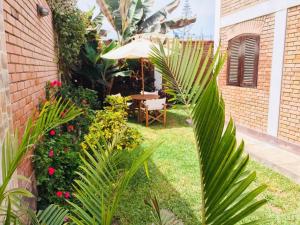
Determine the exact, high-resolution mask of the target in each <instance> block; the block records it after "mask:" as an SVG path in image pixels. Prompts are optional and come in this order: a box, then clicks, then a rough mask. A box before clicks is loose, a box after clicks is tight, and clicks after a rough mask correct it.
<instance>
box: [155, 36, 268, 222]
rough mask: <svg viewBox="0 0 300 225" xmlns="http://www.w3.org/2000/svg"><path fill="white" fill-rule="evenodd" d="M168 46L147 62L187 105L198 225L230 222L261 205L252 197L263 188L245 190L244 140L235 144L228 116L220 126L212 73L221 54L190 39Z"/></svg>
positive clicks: (220, 104) (249, 178)
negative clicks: (197, 182) (196, 172)
mask: <svg viewBox="0 0 300 225" xmlns="http://www.w3.org/2000/svg"><path fill="white" fill-rule="evenodd" d="M170 46H171V47H169V51H170V52H171V55H170V56H168V55H167V53H166V52H165V50H164V48H163V46H162V45H160V49H158V48H154V49H153V54H152V57H151V60H152V62H153V63H154V64H155V66H156V67H157V68H158V69H159V71H160V72H161V74H162V76H163V79H164V81H165V85H166V86H167V88H168V89H170V90H173V91H175V92H177V93H178V94H179V97H180V100H181V101H182V102H183V103H184V104H186V105H187V106H189V112H190V114H191V116H192V121H193V127H194V133H195V138H196V143H197V150H198V156H199V164H200V174H201V197H202V205H201V218H202V225H208V224H209V225H233V224H236V223H238V222H240V221H242V220H243V219H244V218H245V217H247V216H248V215H249V214H251V213H252V212H254V211H255V210H256V209H258V208H259V207H261V206H262V205H263V204H265V203H266V200H264V199H262V200H256V197H257V196H258V195H259V194H260V193H261V192H263V191H264V190H265V189H266V186H265V185H262V186H259V187H257V188H254V189H252V190H249V186H250V185H251V184H253V182H254V180H255V178H256V174H255V172H252V171H247V164H248V162H249V156H248V155H245V154H244V143H243V142H242V143H241V144H240V145H239V146H237V141H236V133H235V126H234V123H233V121H232V120H230V122H229V123H228V125H227V127H226V129H225V130H224V126H225V109H224V108H225V105H224V101H223V99H222V97H221V96H220V94H219V92H218V86H217V76H218V74H219V73H220V71H221V69H222V66H223V64H224V62H225V59H226V56H223V55H221V54H220V48H218V49H217V51H216V54H215V55H214V56H213V55H212V48H210V49H209V50H208V52H205V51H204V47H203V44H201V45H200V46H199V45H197V44H196V45H193V43H192V42H191V41H188V42H187V43H185V44H180V43H179V42H178V41H175V42H174V43H173V44H171V45H170ZM201 59H202V60H201Z"/></svg>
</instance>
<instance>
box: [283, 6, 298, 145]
mask: <svg viewBox="0 0 300 225" xmlns="http://www.w3.org/2000/svg"><path fill="white" fill-rule="evenodd" d="M285 42H286V43H285V54H284V69H283V78H282V89H281V104H280V120H279V131H278V137H279V138H281V139H284V140H287V141H289V142H293V143H300V6H296V7H293V8H290V9H288V16H287V31H286V41H285Z"/></svg>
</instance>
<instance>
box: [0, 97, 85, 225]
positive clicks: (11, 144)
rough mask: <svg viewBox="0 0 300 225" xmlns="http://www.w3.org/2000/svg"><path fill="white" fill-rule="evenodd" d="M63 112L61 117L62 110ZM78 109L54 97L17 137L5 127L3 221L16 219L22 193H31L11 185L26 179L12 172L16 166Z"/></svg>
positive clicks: (0, 199)
mask: <svg viewBox="0 0 300 225" xmlns="http://www.w3.org/2000/svg"><path fill="white" fill-rule="evenodd" d="M63 112H64V117H62V116H61V115H62V113H63ZM81 113H82V112H81V110H80V109H78V108H76V107H75V106H74V105H73V104H71V103H70V102H69V101H66V102H64V101H62V100H61V99H58V100H57V101H54V102H52V103H50V102H46V104H45V105H44V107H43V108H42V110H41V112H40V113H39V115H38V117H37V118H36V119H33V117H32V118H30V119H29V120H28V122H27V124H26V128H25V130H24V132H23V135H22V138H21V140H20V139H19V138H18V130H16V131H15V132H14V133H12V134H11V133H10V132H9V131H7V133H6V138H5V140H4V142H3V145H2V148H1V150H2V159H1V167H2V171H1V172H2V184H1V185H0V207H1V208H0V209H1V214H2V215H3V214H4V215H5V216H4V217H3V218H4V224H10V223H13V222H14V223H20V219H19V218H20V216H18V213H19V212H21V211H22V206H21V204H20V202H21V198H22V197H32V194H31V193H30V192H29V191H27V190H26V189H25V188H21V187H14V185H13V182H12V179H13V178H14V177H15V178H16V179H23V180H28V179H26V178H25V177H22V176H20V175H15V173H16V170H17V168H18V166H19V165H20V163H21V162H22V160H23V159H24V157H25V156H26V154H27V153H28V151H29V150H31V149H34V145H35V144H36V143H37V142H38V141H39V139H40V138H41V137H42V136H43V135H44V134H45V133H47V132H48V131H49V130H51V129H53V128H55V127H57V126H59V125H61V124H64V123H66V122H68V121H70V120H72V119H74V118H75V117H77V116H78V115H80V114H81Z"/></svg>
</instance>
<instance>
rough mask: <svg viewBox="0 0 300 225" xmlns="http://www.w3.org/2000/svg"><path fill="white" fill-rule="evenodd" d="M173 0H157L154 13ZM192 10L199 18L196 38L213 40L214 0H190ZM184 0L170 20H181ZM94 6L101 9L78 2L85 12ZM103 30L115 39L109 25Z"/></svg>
mask: <svg viewBox="0 0 300 225" xmlns="http://www.w3.org/2000/svg"><path fill="white" fill-rule="evenodd" d="M171 1H172V0H163V1H162V0H155V1H154V6H153V13H154V12H156V11H157V10H159V9H160V8H162V7H163V6H164V5H165V4H168V3H169V2H171ZM189 2H190V5H191V10H192V15H195V16H197V21H196V23H194V24H193V25H192V28H191V30H192V32H193V36H195V38H203V39H212V40H213V33H214V8H215V6H214V4H215V3H214V2H215V1H213V0H189ZM183 3H184V0H181V4H180V6H179V7H178V8H177V9H176V10H175V11H174V12H172V14H171V15H170V17H169V18H170V19H172V18H180V16H181V15H182V8H183ZM93 6H96V7H97V11H99V7H98V5H97V4H96V0H78V8H80V9H81V10H83V11H86V10H89V9H91V8H92V7H93ZM103 28H104V29H106V30H108V36H109V38H115V37H116V34H115V32H114V31H113V29H112V28H111V26H110V25H109V24H108V22H105V23H104V25H103Z"/></svg>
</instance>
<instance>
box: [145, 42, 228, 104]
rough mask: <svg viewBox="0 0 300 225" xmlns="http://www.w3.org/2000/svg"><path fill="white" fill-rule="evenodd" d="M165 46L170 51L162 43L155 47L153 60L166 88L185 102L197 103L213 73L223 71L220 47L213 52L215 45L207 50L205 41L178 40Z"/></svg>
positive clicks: (222, 57) (223, 57)
mask: <svg viewBox="0 0 300 225" xmlns="http://www.w3.org/2000/svg"><path fill="white" fill-rule="evenodd" d="M166 46H167V49H168V50H169V51H170V52H169V53H168V52H165V51H166V50H165V48H164V47H163V45H162V44H160V48H157V47H155V46H154V47H153V52H152V54H151V57H150V60H151V62H152V63H153V64H154V65H155V67H156V69H157V70H158V71H159V72H160V73H161V74H162V75H163V76H162V78H163V81H164V88H165V89H167V90H166V91H167V92H168V93H171V94H173V95H174V99H176V100H179V101H180V102H182V103H184V104H185V105H194V104H195V102H196V101H197V100H198V98H199V97H200V94H201V93H202V91H203V90H204V88H205V86H206V85H207V83H208V82H209V80H210V79H211V78H212V76H213V74H218V73H219V72H220V70H221V68H222V65H223V63H224V61H225V56H223V55H221V54H219V52H220V49H219V48H218V49H217V51H216V54H215V55H213V49H212V46H209V48H208V49H205V46H204V42H193V41H192V40H189V41H187V42H184V43H181V42H180V41H179V40H177V39H175V40H174V41H173V42H168V44H167V45H166ZM170 53H171V54H170Z"/></svg>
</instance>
